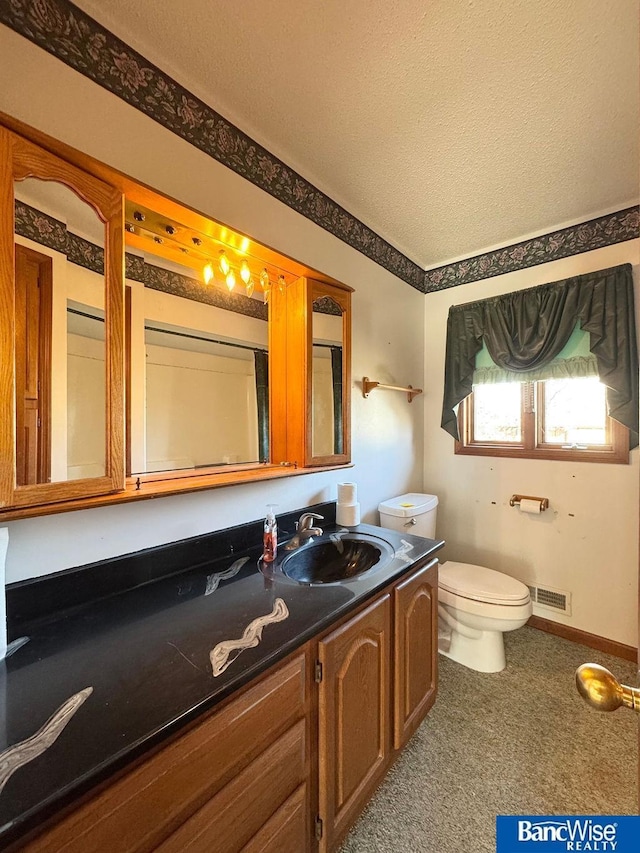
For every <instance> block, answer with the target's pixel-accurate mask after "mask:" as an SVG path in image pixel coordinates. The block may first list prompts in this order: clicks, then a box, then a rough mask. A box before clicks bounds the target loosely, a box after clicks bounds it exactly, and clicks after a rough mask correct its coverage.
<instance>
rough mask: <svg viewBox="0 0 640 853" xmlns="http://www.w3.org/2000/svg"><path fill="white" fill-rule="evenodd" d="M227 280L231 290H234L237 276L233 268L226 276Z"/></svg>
mask: <svg viewBox="0 0 640 853" xmlns="http://www.w3.org/2000/svg"><path fill="white" fill-rule="evenodd" d="M225 281H226V282H227V287H228V288H229V292H231V291H232V290H233V288H234V287H235V286H236V276H235V273H234V271H233V270H231V269H230V270H229V272H228V273H227V277H226V279H225Z"/></svg>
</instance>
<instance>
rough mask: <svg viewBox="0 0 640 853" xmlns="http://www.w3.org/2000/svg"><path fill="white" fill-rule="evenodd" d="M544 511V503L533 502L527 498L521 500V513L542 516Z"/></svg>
mask: <svg viewBox="0 0 640 853" xmlns="http://www.w3.org/2000/svg"><path fill="white" fill-rule="evenodd" d="M541 511H542V501H532V500H527V499H525V498H521V499H520V512H528V513H531V514H532V515H540V513H541Z"/></svg>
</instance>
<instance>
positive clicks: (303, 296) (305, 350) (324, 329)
mask: <svg viewBox="0 0 640 853" xmlns="http://www.w3.org/2000/svg"><path fill="white" fill-rule="evenodd" d="M351 293H352V289H351V288H350V287H347V285H338V284H337V283H336V284H330V283H328V282H321V281H316V280H314V279H311V278H305V277H302V278H300V279H298V280H297V281H296V282H294V283H293V284H291V285H290V286H289V287H288V288H287V293H286V302H287V305H286V315H287V324H286V334H285V335H283V334H282V333H281V332H280V333H279V334H278V335H277V336H276V335H275V334H274V335H273V338H275V341H274V343H275V344H277V343H278V340H279V339H282V338H283V337H286V341H287V359H286V369H284V368H283V369H282V370H281V371H280V373H279V374H278V365H279V362H278V359H277V356H278V353H279V348H278V347H277V346H276V345H274V347H273V356H274V358H273V361H274V363H275V369H274V373H276V376H275V377H274V382H273V384H272V387H273V385H275V387H276V389H280V390H279V391H278V390H277V391H276V392H275V394H272V401H271V402H272V410H273V407H274V398H275V402H276V403H277V402H278V400H280V402H281V403H282V409H283V410H284V411H282V412H279V416H280V417H286V420H287V426H288V435H287V445H286V451H280V455H281V456H282V457H283V458H286V460H287V461H288V462H292V463H295V464H297V465H299V466H304V467H307V466H308V467H312V466H320V465H343V464H346V463H349V462H350V461H351V441H350V426H351V424H350V412H351ZM274 331H276V332H277V331H278V330H277V328H276V327H275V324H274ZM282 389H284V393H283V392H282Z"/></svg>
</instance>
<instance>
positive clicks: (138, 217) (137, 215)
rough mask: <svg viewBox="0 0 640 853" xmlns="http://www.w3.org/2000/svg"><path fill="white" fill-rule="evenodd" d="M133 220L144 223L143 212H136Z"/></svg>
mask: <svg viewBox="0 0 640 853" xmlns="http://www.w3.org/2000/svg"><path fill="white" fill-rule="evenodd" d="M133 218H134V219H135V221H136V222H144V220H145V215H144V213H142V212H141V211H139V210H136V211H135V212H134V214H133Z"/></svg>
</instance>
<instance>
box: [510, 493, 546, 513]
mask: <svg viewBox="0 0 640 853" xmlns="http://www.w3.org/2000/svg"><path fill="white" fill-rule="evenodd" d="M520 501H538V502H539V504H540V512H544V511H545V509H549V498H536V497H534V496H533V495H511V500H510V501H509V506H520Z"/></svg>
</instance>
